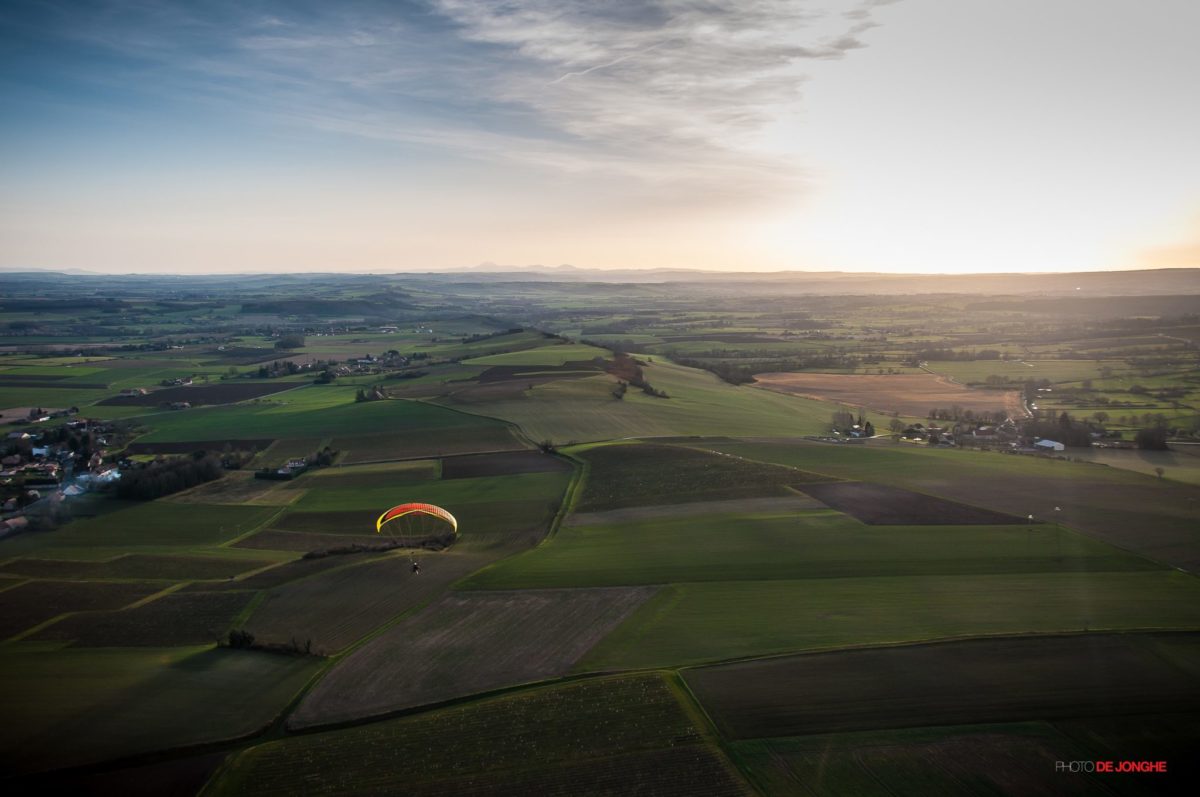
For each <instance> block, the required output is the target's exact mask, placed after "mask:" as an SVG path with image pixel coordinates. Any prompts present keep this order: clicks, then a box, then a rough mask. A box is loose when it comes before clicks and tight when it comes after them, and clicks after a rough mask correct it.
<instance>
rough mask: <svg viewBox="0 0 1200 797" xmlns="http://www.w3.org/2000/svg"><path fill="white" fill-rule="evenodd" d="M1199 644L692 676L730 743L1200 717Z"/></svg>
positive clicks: (904, 653) (741, 667)
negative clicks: (1060, 721)
mask: <svg viewBox="0 0 1200 797" xmlns="http://www.w3.org/2000/svg"><path fill="white" fill-rule="evenodd" d="M1198 671H1200V636H1197V635H1195V634H1179V635H1152V634H1120V635H1107V636H1105V635H1091V636H1064V637H1054V636H1047V637H1028V638H1011V639H979V640H967V641H963V642H947V643H942V644H935V645H913V646H905V647H887V648H876V649H870V650H853V651H837V652H832V653H814V654H806V655H802V656H789V657H784V658H773V659H763V660H760V661H752V662H744V663H739V664H729V665H722V666H718V667H705V668H700V669H696V670H689V671H688V672H687V675H686V678H687V681H688V684H689V685H690V686H691V687H692V689H693V690H694V691H695V693H696V695H697V696H698V697H699V698H700V701H701V702H702V703H703V704H704V706H705V708H706V709H708V711H709V712H710V714H711V715H712V716H713V718H714V719H715V720H716V722H717V724H718V726H719V727H721V729H722V730H723V731H724V732H725V733H726V735H727V736H729V737H731V738H735V739H748V738H756V737H770V736H798V735H802V734H810V733H829V732H835V731H856V730H870V729H879V728H897V727H910V726H915V725H958V724H965V723H971V722H1011V721H1019V720H1024V719H1033V718H1041V717H1063V716H1066V717H1085V716H1088V715H1090V714H1101V715H1105V714H1111V713H1116V714H1156V713H1160V712H1165V711H1191V712H1196V711H1200V682H1198V681H1197V679H1196V673H1197V672H1198Z"/></svg>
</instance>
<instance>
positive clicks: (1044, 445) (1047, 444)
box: [1033, 440, 1066, 451]
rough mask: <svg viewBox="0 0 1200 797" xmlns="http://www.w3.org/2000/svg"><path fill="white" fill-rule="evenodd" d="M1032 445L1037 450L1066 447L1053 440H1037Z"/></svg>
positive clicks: (1058, 449) (1060, 449) (1055, 449)
mask: <svg viewBox="0 0 1200 797" xmlns="http://www.w3.org/2000/svg"><path fill="white" fill-rule="evenodd" d="M1033 445H1034V447H1035V448H1037V449H1038V450H1039V451H1063V450H1065V449H1066V446H1064V445H1063V444H1062V443H1059V442H1057V441H1055V440H1038V441H1037V442H1036V443H1034V444H1033Z"/></svg>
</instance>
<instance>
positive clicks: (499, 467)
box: [442, 451, 571, 479]
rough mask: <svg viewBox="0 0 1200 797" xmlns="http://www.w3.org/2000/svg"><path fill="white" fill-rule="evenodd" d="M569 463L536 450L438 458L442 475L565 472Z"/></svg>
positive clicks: (447, 477) (569, 465)
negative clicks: (440, 459) (440, 460)
mask: <svg viewBox="0 0 1200 797" xmlns="http://www.w3.org/2000/svg"><path fill="white" fill-rule="evenodd" d="M570 470H571V463H570V462H568V461H566V460H565V459H560V458H558V457H555V456H551V455H547V454H543V453H542V452H540V451H513V452H510V453H506V454H467V455H465V456H460V457H446V458H445V459H443V460H442V478H443V479H473V478H476V477H479V476H509V475H511V474H514V473H568V472H570Z"/></svg>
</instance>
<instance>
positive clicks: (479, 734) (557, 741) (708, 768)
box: [212, 674, 751, 797]
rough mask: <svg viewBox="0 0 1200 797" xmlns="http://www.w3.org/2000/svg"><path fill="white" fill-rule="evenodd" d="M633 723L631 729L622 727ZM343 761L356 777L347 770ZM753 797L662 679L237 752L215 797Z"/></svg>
mask: <svg viewBox="0 0 1200 797" xmlns="http://www.w3.org/2000/svg"><path fill="white" fill-rule="evenodd" d="M631 718H636V720H635V721H631ZM346 761H353V762H354V764H355V766H354V767H353V768H352V769H349V770H348V769H347V767H346V766H345V762H346ZM368 792H369V793H376V794H389V793H390V794H398V793H404V794H413V795H417V794H420V795H446V797H450V796H451V795H484V794H488V795H513V797H523V796H524V795H531V794H536V795H542V794H546V795H566V794H570V795H584V796H585V797H586V796H587V795H613V794H619V793H632V792H636V793H637V794H639V795H646V797H659V796H664V797H665V795H678V794H688V795H697V797H717V795H745V794H749V793H751V792H750V791H749V789H748V788H747V787H746V786H745V784H743V783H742V781H741V779H740V778H739V777H738V776H737V775H736V774H735V773H734V771H733V770H732V768H731V767H730V766H729V765H728V764H727V763H726V762H725V760H724V759H723V758H722V757H721V756H720V754H719V753H717V752H716V751H715V750H714V749H713V748H711V747H710V746H708V745H707V744H706V743H705V742H704V737H703V736H702V735H701V732H700V731H699V730H698V729H697V728H696V727H695V726H694V725H693V723H692V721H691V719H690V718H689V716H688V714H687V713H686V712H685V711H684V710H683V708H682V707H681V706H680V704H679V702H678V700H677V698H676V696H675V692H674V690H673V689H672V688H671V686H669V685H668V683H667V681H666V680H665V679H664V677H663V676H661V675H657V674H647V675H634V676H626V677H619V678H600V679H589V680H587V681H579V682H575V683H568V684H561V685H556V686H549V687H544V688H539V689H527V690H522V691H521V692H518V693H515V694H507V695H502V696H499V697H494V698H491V699H488V700H483V701H477V702H472V703H468V704H463V705H456V706H452V707H449V708H445V709H441V710H439V711H435V712H432V713H426V714H420V715H417V716H413V717H404V718H400V719H394V720H389V721H386V722H376V723H371V724H370V725H363V726H359V727H354V728H347V729H344V730H336V731H328V732H325V733H312V734H303V735H298V736H291V737H288V738H285V739H281V740H279V741H273V742H268V743H266V744H261V745H257V746H255V747H251V748H249V749H247V750H244V751H242V752H241V753H239V754H238V755H237V757H236V758H235V759H233V760H232V762H231V763H230V766H229V767H228V768H227V769H226V770H225V772H224V773H223V774H222V776H221V777H220V779H219V780H218V781H217V782H216V783H215V784H214V785H213V788H212V793H213V794H214V795H216V796H217V797H228V795H240V794H255V795H263V796H264V797H270V796H271V795H289V796H290V795H293V794H299V793H311V794H316V793H320V794H329V795H360V794H364V793H368Z"/></svg>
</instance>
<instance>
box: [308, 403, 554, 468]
mask: <svg viewBox="0 0 1200 797" xmlns="http://www.w3.org/2000/svg"><path fill="white" fill-rule="evenodd" d="M480 417H483V416H480ZM533 450H536V449H531V448H492V449H487V450H484V451H459V452H456V453H453V454H436V453H435V454H424V455H422V456H419V457H390V458H388V459H364V460H362V461H360V462H335V463H334V464H333V465H330V468H357V467H358V466H359V465H383V464H386V463H388V462H420V461H421V460H423V459H428V460H435V461H436V460H443V459H453V458H454V457H477V456H479V455H481V454H524V453H526V452H529V451H533ZM338 453H341V452H338Z"/></svg>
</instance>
